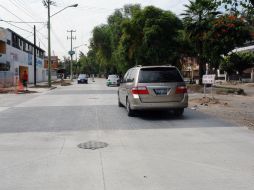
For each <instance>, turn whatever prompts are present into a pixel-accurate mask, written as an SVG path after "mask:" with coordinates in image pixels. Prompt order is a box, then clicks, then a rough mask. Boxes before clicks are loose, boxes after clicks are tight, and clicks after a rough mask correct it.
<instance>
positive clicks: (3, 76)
mask: <svg viewBox="0 0 254 190" xmlns="http://www.w3.org/2000/svg"><path fill="white" fill-rule="evenodd" d="M14 79H15V76H14V73H13V72H10V71H0V88H6V87H11V86H14V84H15V82H14Z"/></svg>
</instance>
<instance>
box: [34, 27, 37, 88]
mask: <svg viewBox="0 0 254 190" xmlns="http://www.w3.org/2000/svg"><path fill="white" fill-rule="evenodd" d="M36 50H37V48H36V26H35V25H34V86H36V66H37V65H36V53H37V51H36Z"/></svg>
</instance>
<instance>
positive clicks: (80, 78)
mask: <svg viewBox="0 0 254 190" xmlns="http://www.w3.org/2000/svg"><path fill="white" fill-rule="evenodd" d="M77 81H78V84H80V83H83V84H84V83H86V84H87V83H88V77H87V75H86V74H80V75H79V76H78V80H77Z"/></svg>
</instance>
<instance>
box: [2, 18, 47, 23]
mask: <svg viewBox="0 0 254 190" xmlns="http://www.w3.org/2000/svg"><path fill="white" fill-rule="evenodd" d="M0 21H5V22H10V23H16V24H25V23H40V24H41V23H46V22H30V21H27V22H23V21H22V22H21V21H11V20H2V19H0Z"/></svg>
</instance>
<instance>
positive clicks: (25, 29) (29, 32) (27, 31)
mask: <svg viewBox="0 0 254 190" xmlns="http://www.w3.org/2000/svg"><path fill="white" fill-rule="evenodd" d="M1 21H2V22H5V23H7V24H9V25H11V26H13V27H16V28H18V29H20V30H23V31H26V32H29V33H32V32H31V31H28V30H26V29H24V28H21V27H19V26H16V25H14V24H11V23H9V22H7V21H4V20H1Z"/></svg>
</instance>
